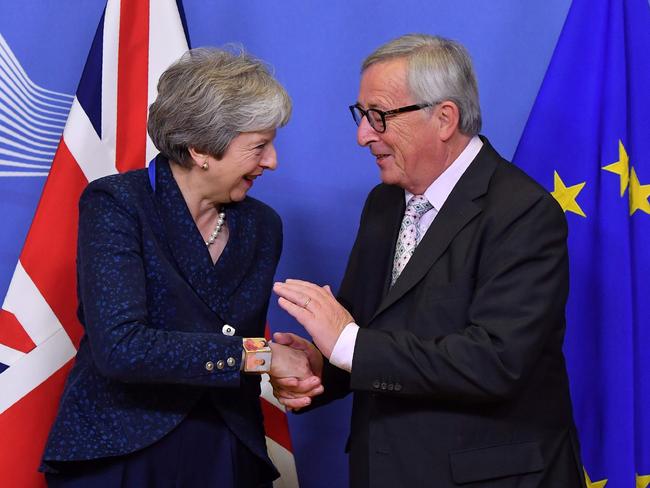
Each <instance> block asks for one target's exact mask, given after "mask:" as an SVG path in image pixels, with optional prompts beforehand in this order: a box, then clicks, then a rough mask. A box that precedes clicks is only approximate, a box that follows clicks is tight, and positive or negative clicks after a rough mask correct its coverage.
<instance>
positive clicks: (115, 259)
mask: <svg viewBox="0 0 650 488" xmlns="http://www.w3.org/2000/svg"><path fill="white" fill-rule="evenodd" d="M140 240H141V233H140V225H139V222H138V221H137V218H136V217H134V216H133V215H132V213H131V212H129V211H127V209H126V208H124V205H123V204H122V203H121V202H118V201H117V200H116V199H115V198H114V197H113V196H112V195H111V194H110V192H106V191H98V190H94V191H86V192H85V193H84V195H83V196H82V199H81V201H80V215H79V235H78V252H77V274H78V280H79V297H80V303H81V304H83V307H82V309H81V310H82V314H83V321H84V325H85V331H86V334H87V339H88V341H89V344H90V350H91V351H92V356H93V360H94V363H95V364H96V365H97V367H98V368H99V370H100V372H101V373H102V374H104V375H105V376H107V377H110V378H113V379H116V380H118V381H123V382H138V383H142V382H145V383H183V384H189V385H205V386H219V387H238V386H239V385H240V371H239V369H240V364H241V356H242V344H241V338H238V337H228V336H225V335H222V334H217V333H198V332H184V331H176V330H161V329H157V328H153V327H151V326H150V325H149V322H148V321H149V313H148V310H147V298H146V287H147V283H146V280H145V271H144V266H143V256H142V245H141V242H140ZM228 358H233V359H234V362H233V361H232V360H231V361H230V364H228ZM220 360H223V362H224V363H223V364H224V367H223V368H219V367H217V363H218V361H220ZM219 364H221V363H219Z"/></svg>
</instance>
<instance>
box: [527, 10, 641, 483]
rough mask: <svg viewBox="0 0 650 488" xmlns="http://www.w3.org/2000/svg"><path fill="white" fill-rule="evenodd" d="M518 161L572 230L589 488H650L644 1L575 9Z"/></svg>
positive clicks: (579, 407)
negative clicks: (557, 206)
mask: <svg viewBox="0 0 650 488" xmlns="http://www.w3.org/2000/svg"><path fill="white" fill-rule="evenodd" d="M514 160H515V162H516V163H517V164H518V165H519V166H521V167H522V168H524V169H525V170H526V171H527V172H528V173H529V174H531V175H532V176H533V177H534V178H536V179H537V180H538V181H539V182H540V183H541V184H542V185H544V186H545V187H546V188H548V189H549V191H551V192H552V194H553V196H554V197H555V198H556V199H557V200H558V202H559V203H560V205H561V206H562V208H563V209H564V211H565V214H566V217H567V220H568V222H569V253H570V261H571V288H570V290H571V291H570V295H569V305H568V310H567V334H566V341H565V353H566V357H567V364H568V369H569V377H570V380H571V389H572V397H573V403H574V412H575V418H576V423H577V424H578V430H579V433H580V439H581V444H582V454H583V464H584V468H585V476H586V480H587V486H588V487H589V486H591V487H594V488H596V487H597V488H602V487H606V488H619V487H621V488H627V487H634V486H636V487H637V488H646V487H648V486H650V201H649V196H650V3H649V2H648V0H574V1H573V4H572V5H571V8H570V11H569V14H568V16H567V20H566V23H565V25H564V28H563V30H562V33H561V35H560V38H559V40H558V43H557V46H556V48H555V52H554V54H553V58H552V60H551V63H550V65H549V68H548V71H547V73H546V76H545V78H544V81H543V83H542V87H541V89H540V91H539V94H538V96H537V100H536V101H535V104H534V106H533V109H532V111H531V114H530V117H529V119H528V123H527V124H526V127H525V129H524V133H523V135H522V137H521V140H520V142H519V146H518V148H517V151H516V153H515V156H514ZM549 408H552V405H549Z"/></svg>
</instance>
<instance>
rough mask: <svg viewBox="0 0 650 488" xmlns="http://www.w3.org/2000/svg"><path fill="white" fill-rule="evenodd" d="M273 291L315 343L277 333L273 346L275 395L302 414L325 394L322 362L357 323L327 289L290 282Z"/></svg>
mask: <svg viewBox="0 0 650 488" xmlns="http://www.w3.org/2000/svg"><path fill="white" fill-rule="evenodd" d="M273 291H274V292H275V294H276V295H278V297H279V298H278V304H279V305H280V307H282V308H283V309H284V310H285V311H286V312H287V313H289V315H291V316H292V317H294V318H295V319H296V320H297V321H298V322H299V323H300V324H301V325H302V326H303V327H304V328H305V330H306V331H307V332H308V333H309V335H311V337H312V339H313V341H314V342H313V343H311V342H309V341H307V340H305V339H303V338H302V337H299V336H297V335H295V334H290V333H275V334H273V342H271V343H270V346H271V351H272V355H273V360H272V362H271V372H270V376H271V384H272V385H273V394H274V395H275V397H276V398H277V399H278V401H279V402H280V403H281V404H283V405H284V406H285V407H287V409H288V410H290V411H293V410H299V409H301V408H303V407H306V406H308V405H309V404H310V403H311V399H312V398H313V397H315V396H317V395H320V394H321V393H322V392H323V385H322V384H321V380H322V372H323V358H324V357H325V358H327V359H329V358H330V356H331V354H332V350H333V349H334V345H335V344H336V342H337V340H338V338H339V336H340V335H341V332H342V331H343V329H344V328H345V326H346V325H348V324H350V323H352V322H354V319H353V318H352V316H351V315H350V313H349V312H348V311H347V310H346V309H345V308H344V307H343V306H342V305H341V304H340V303H339V302H338V301H337V300H336V298H335V297H334V295H333V294H332V291H331V290H330V287H329V286H327V285H325V286H322V287H321V286H318V285H315V284H313V283H309V282H307V281H301V280H291V279H290V280H286V281H285V282H278V283H275V284H274V285H273ZM314 344H315V345H314Z"/></svg>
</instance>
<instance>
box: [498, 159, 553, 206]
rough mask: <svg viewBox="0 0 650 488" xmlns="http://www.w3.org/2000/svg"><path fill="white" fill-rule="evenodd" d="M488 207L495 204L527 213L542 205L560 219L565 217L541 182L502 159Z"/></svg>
mask: <svg viewBox="0 0 650 488" xmlns="http://www.w3.org/2000/svg"><path fill="white" fill-rule="evenodd" d="M487 200H488V206H489V205H491V204H494V205H495V206H501V207H503V208H508V209H510V212H513V211H514V212H515V213H517V210H520V211H525V210H526V209H528V208H531V207H533V206H535V205H541V206H542V207H543V208H546V209H547V211H549V212H554V213H555V214H557V216H558V217H559V216H560V215H563V212H562V209H561V207H560V205H559V204H558V203H557V201H556V200H555V198H554V197H553V196H552V195H551V194H550V193H549V192H548V190H546V188H544V187H543V186H542V185H541V184H539V182H537V181H536V180H534V179H533V178H532V177H531V176H529V175H528V174H527V173H526V172H525V171H524V170H522V169H521V168H519V167H518V166H516V165H515V164H514V163H511V162H509V161H506V160H505V159H502V160H501V161H499V163H498V164H497V166H496V168H495V171H494V174H493V176H492V178H491V180H490V184H489V187H488V193H487Z"/></svg>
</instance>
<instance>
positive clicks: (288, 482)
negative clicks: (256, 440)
mask: <svg viewBox="0 0 650 488" xmlns="http://www.w3.org/2000/svg"><path fill="white" fill-rule="evenodd" d="M266 448H267V449H268V451H269V457H270V458H271V461H273V464H275V467H276V468H278V471H280V474H281V475H282V476H280V477H279V478H278V479H277V480H275V481H274V482H273V488H297V487H298V473H296V463H295V461H294V459H293V454H292V453H291V451H287V450H286V449H285V448H284V447H282V446H281V445H280V444H278V443H277V442H275V441H274V440H273V439H271V438H270V437H268V436H267V437H266Z"/></svg>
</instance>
